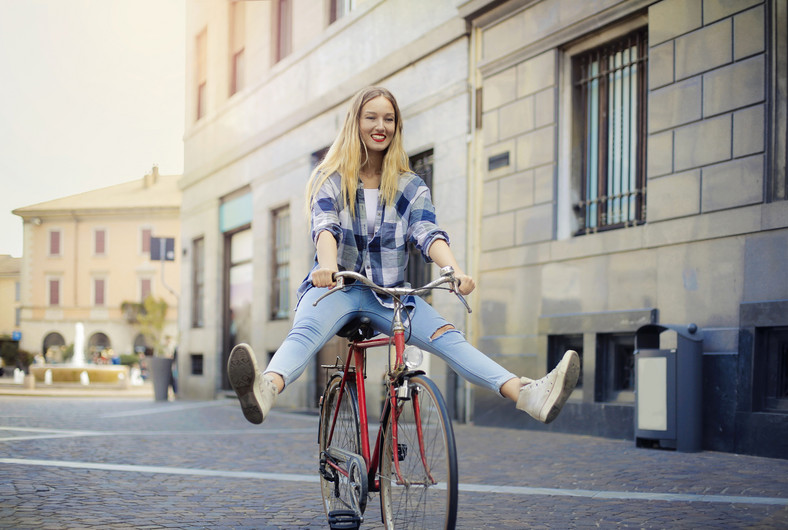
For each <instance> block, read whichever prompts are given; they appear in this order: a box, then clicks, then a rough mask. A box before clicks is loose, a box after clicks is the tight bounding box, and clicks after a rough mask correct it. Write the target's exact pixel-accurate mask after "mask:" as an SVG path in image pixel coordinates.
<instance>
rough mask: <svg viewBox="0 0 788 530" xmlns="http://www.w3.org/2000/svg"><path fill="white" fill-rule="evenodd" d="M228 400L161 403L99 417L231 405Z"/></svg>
mask: <svg viewBox="0 0 788 530" xmlns="http://www.w3.org/2000/svg"><path fill="white" fill-rule="evenodd" d="M231 404H232V403H229V402H226V401H198V402H195V403H178V404H175V403H169V402H167V403H164V402H163V403H161V404H159V405H158V406H154V407H146V408H143V409H138V410H121V411H118V412H107V413H106V414H101V415H100V416H99V418H128V417H131V416H147V415H149V414H164V413H168V412H180V411H182V410H191V409H202V408H206V407H223V406H227V405H231Z"/></svg>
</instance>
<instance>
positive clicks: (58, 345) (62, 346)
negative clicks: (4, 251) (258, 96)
mask: <svg viewBox="0 0 788 530" xmlns="http://www.w3.org/2000/svg"><path fill="white" fill-rule="evenodd" d="M180 178H181V175H159V171H158V168H157V167H155V166H154V167H153V169H152V171H151V173H150V174H148V175H145V177H144V178H142V179H138V180H134V181H131V182H127V183H124V184H118V185H114V186H110V187H107V188H102V189H98V190H94V191H90V192H86V193H81V194H78V195H72V196H69V197H63V198H61V199H56V200H52V201H48V202H43V203H40V204H34V205H31V206H26V207H23V208H18V209H16V210H14V212H13V213H14V214H16V215H18V216H20V217H21V218H22V220H23V227H24V250H23V257H22V260H21V289H20V290H21V317H20V322H19V324H18V329H19V331H21V338H20V340H19V348H20V349H22V350H25V351H28V352H30V353H32V354H34V355H37V354H41V355H46V360H47V361H50V362H62V361H63V357H64V355H67V353H66V351H67V350H68V347H69V346H71V345H73V344H74V341H75V335H76V324H77V323H78V322H81V323H82V324H83V325H84V330H85V337H84V344H85V358H86V360H87V361H90V360H91V359H92V358H93V356H94V355H101V353H102V352H104V354H105V356H106V355H113V354H114V355H122V354H133V353H135V352H145V351H146V349H147V350H148V353H151V351H150V349H151V348H152V346H153V345H151V344H146V340H145V338H144V337H143V335H142V333H141V332H140V329H139V326H138V325H137V322H136V318H135V316H136V314H137V312H138V311H139V310H140V304H141V303H142V301H143V300H144V299H145V298H146V297H148V296H149V295H152V296H153V297H155V298H161V299H163V300H164V301H166V302H167V305H168V311H167V316H166V319H165V329H164V333H165V334H166V335H169V336H170V337H171V342H172V344H173V345H174V344H175V343H176V341H177V336H178V328H177V313H178V297H177V296H176V295H175V294H174V293H175V292H176V291H175V289H176V288H177V287H178V286H179V282H180V273H181V272H180V269H179V263H180V259H179V257H178V252H177V250H176V248H175V247H173V246H172V243H171V248H170V249H169V250H170V258H172V260H171V261H167V262H166V265H164V263H165V262H162V261H152V260H151V252H152V251H153V252H154V254H155V253H156V252H157V251H158V249H156V248H152V240H153V238H170V239H172V240H173V243H174V242H175V241H177V240H178V236H179V234H180V201H181V192H180V190H179V188H178V180H179V179H180ZM154 246H155V245H154ZM110 352H111V353H110Z"/></svg>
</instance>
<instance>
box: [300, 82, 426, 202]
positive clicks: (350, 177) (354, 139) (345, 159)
mask: <svg viewBox="0 0 788 530" xmlns="http://www.w3.org/2000/svg"><path fill="white" fill-rule="evenodd" d="M378 96H383V97H384V98H386V99H387V100H389V102H391V105H392V106H393V107H394V121H395V127H394V137H393V138H392V139H391V143H390V144H389V146H388V148H387V149H386V153H385V155H384V156H383V167H382V175H381V180H380V197H381V198H382V199H383V201H384V202H385V203H387V204H391V203H393V202H394V197H395V196H396V193H397V185H398V180H399V176H400V175H401V174H402V173H407V172H409V171H410V164H409V162H408V154H407V153H406V152H405V148H404V147H403V146H402V115H401V114H400V110H399V106H398V105H397V100H396V99H394V95H393V94H392V93H391V92H389V91H388V90H387V89H385V88H383V87H367V88H365V89H363V90H361V91H360V92H358V93H357V94H356V95H355V97H354V98H353V101H352V103H351V105H350V108H349V109H348V111H347V114H346V115H345V123H344V124H343V125H342V129H341V130H340V131H339V134H338V135H337V137H336V139H335V140H334V143H333V144H331V147H330V148H329V150H328V153H326V156H325V158H324V159H323V161H322V162H320V164H318V166H317V167H316V168H315V170H314V171H312V175H311V176H310V177H309V181H307V184H306V196H307V201H306V208H307V213H308V214H309V213H311V210H312V205H313V203H314V201H315V197H316V196H317V193H318V191H319V190H320V188H321V186H322V185H323V184H324V183H325V181H326V179H328V177H330V176H331V175H332V174H333V173H335V172H337V173H339V175H340V176H341V177H342V197H343V199H344V200H345V204H347V205H349V206H350V213H351V215H355V213H356V190H357V189H358V178H359V176H358V173H359V170H360V169H361V166H362V161H366V159H367V157H368V156H369V155H368V153H367V147H366V146H365V145H364V143H363V142H362V141H361V134H360V132H359V127H358V122H359V119H360V118H361V109H362V108H363V107H364V105H366V104H367V103H368V102H369V101H371V100H373V99H375V98H376V97H378Z"/></svg>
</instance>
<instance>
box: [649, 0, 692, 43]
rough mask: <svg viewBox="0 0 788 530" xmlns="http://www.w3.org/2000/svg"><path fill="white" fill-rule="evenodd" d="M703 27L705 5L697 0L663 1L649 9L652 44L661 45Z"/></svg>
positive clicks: (650, 39)
mask: <svg viewBox="0 0 788 530" xmlns="http://www.w3.org/2000/svg"><path fill="white" fill-rule="evenodd" d="M702 25H703V4H702V3H701V2H699V1H697V0H690V1H688V0H663V1H662V2H657V3H656V4H653V5H652V6H650V7H649V8H648V33H649V35H648V38H649V41H650V44H652V45H654V44H660V43H662V42H665V41H667V40H670V39H673V38H675V37H678V36H679V35H683V34H684V33H689V32H690V31H692V30H695V29H698V28H699V27H701V26H702Z"/></svg>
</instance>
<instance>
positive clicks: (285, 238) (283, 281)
mask: <svg viewBox="0 0 788 530" xmlns="http://www.w3.org/2000/svg"><path fill="white" fill-rule="evenodd" d="M272 221H273V242H274V248H273V260H274V263H273V268H274V274H273V280H272V281H273V284H272V286H271V318H274V319H278V318H287V312H288V310H289V308H290V208H289V207H285V208H280V209H278V210H274V212H273V215H272Z"/></svg>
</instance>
